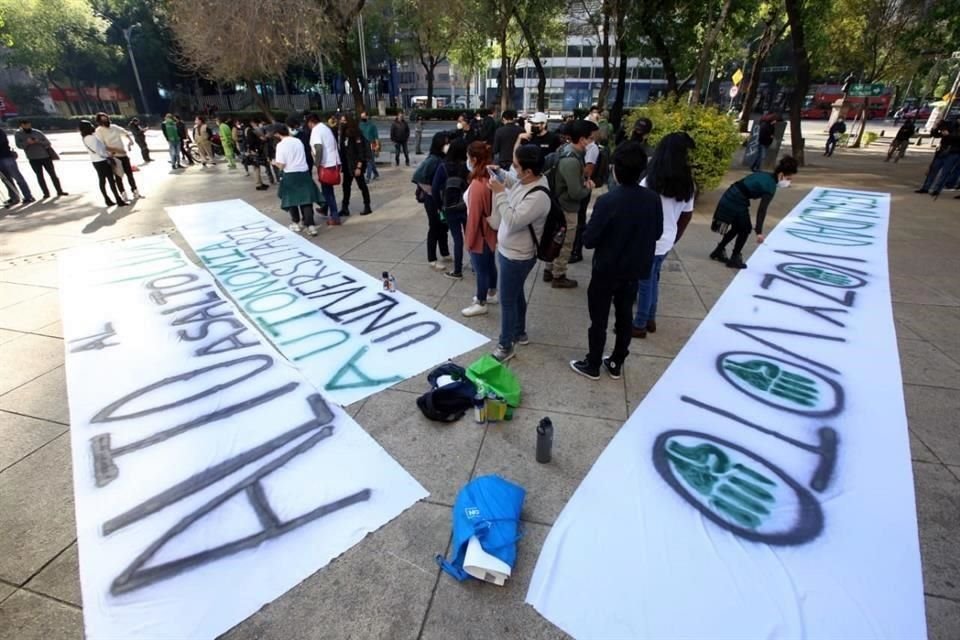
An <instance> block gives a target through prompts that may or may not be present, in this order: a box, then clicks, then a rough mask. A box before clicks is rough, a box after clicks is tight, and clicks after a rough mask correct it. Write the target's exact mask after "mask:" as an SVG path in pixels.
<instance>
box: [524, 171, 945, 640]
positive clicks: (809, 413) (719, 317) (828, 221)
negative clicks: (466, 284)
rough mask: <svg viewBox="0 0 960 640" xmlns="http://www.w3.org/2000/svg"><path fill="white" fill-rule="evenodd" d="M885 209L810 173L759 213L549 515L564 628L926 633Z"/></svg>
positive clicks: (748, 635)
mask: <svg viewBox="0 0 960 640" xmlns="http://www.w3.org/2000/svg"><path fill="white" fill-rule="evenodd" d="M889 214H890V198H889V196H888V195H887V194H881V193H862V192H857V191H847V190H840V189H822V188H817V189H814V190H813V191H812V192H811V193H810V194H809V195H808V196H807V197H806V198H805V199H804V200H803V201H802V202H801V203H800V204H799V205H798V206H797V207H796V208H795V209H794V210H793V211H792V212H791V213H790V215H789V216H787V217H786V218H785V219H784V220H783V221H782V222H780V224H779V225H777V227H776V228H775V229H774V230H773V232H772V233H771V234H770V235H769V237H768V238H767V240H766V242H765V243H764V244H763V245H762V246H761V247H759V248H758V249H757V251H756V252H755V253H754V254H753V256H752V257H751V259H750V260H749V265H750V266H749V268H748V269H747V270H745V271H743V272H741V273H740V274H739V275H737V277H736V278H735V279H734V281H733V283H732V284H731V285H730V286H729V287H728V288H727V290H726V292H725V293H724V294H723V296H722V297H721V298H720V300H719V301H718V302H717V303H716V305H715V306H714V307H713V309H712V310H711V311H710V314H709V315H708V316H707V318H706V319H705V320H704V321H703V323H702V324H701V325H700V327H699V329H697V331H696V333H695V334H694V335H693V337H692V338H691V339H690V341H689V342H688V343H687V344H686V346H685V347H684V348H683V350H682V351H681V352H680V354H679V355H678V356H677V358H676V359H675V360H674V362H673V363H672V365H671V366H670V368H669V369H668V370H667V371H666V373H664V375H663V377H662V378H661V379H660V381H659V382H658V383H657V384H656V386H655V387H654V388H653V389H652V390H651V391H650V393H649V394H647V396H646V398H645V399H644V400H643V402H642V404H641V405H640V406H639V407H638V408H637V410H636V411H635V412H634V413H633V415H632V416H631V417H630V419H629V420H628V421H627V423H626V424H625V425H624V427H623V428H622V429H621V430H620V432H619V433H618V434H617V436H616V437H615V438H614V439H613V441H611V443H610V444H609V446H608V447H607V448H606V450H605V451H604V452H603V454H602V455H601V456H600V458H599V459H598V460H597V462H596V464H594V466H593V468H592V469H591V470H590V472H589V474H588V475H587V477H586V478H585V479H584V481H583V483H582V484H581V485H580V487H579V488H578V489H577V491H576V493H575V494H574V496H573V498H572V499H571V500H570V502H569V503H568V504H567V505H566V507H565V508H564V510H563V512H562V513H561V515H560V517H559V518H558V519H557V522H556V524H555V525H554V527H553V529H552V531H551V532H550V535H549V536H548V538H547V541H546V543H545V545H544V548H543V551H542V553H541V555H540V559H539V561H538V563H537V567H536V571H535V573H534V576H533V579H532V582H531V585H530V590H529V592H528V593H527V601H528V602H529V603H531V604H532V605H533V606H534V607H536V608H537V610H538V611H540V613H542V614H543V615H544V616H545V617H546V618H548V619H549V620H551V621H552V622H554V623H555V624H557V625H558V626H559V627H560V628H562V629H563V630H564V631H567V632H568V633H570V634H571V635H573V636H575V637H578V638H635V639H647V640H667V639H680V638H684V639H686V638H709V639H710V640H750V639H761V638H763V639H775V638H777V639H795V638H811V639H814V638H817V639H819V638H823V639H826V638H831V639H832V638H857V639H858V640H866V639H868V638H891V639H892V638H896V639H899V638H911V639H912V640H916V639H920V638H924V637H925V633H926V629H925V622H924V607H923V583H922V580H921V573H920V553H919V546H918V542H917V521H916V511H915V505H914V493H913V475H912V468H911V463H910V446H909V440H908V434H907V424H906V415H905V412H904V405H903V389H902V384H901V378H900V366H899V364H900V363H899V358H898V354H897V343H896V336H895V333H894V325H893V315H892V312H891V303H890V286H889V279H888V272H887V250H886V238H887V227H888V223H889ZM717 268H718V269H723V268H724V267H723V266H722V265H718V266H717ZM626 366H627V367H631V366H634V367H637V366H640V365H639V364H636V363H635V364H632V365H631V363H630V361H628V362H627V365H626Z"/></svg>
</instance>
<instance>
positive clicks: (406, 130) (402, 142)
mask: <svg viewBox="0 0 960 640" xmlns="http://www.w3.org/2000/svg"><path fill="white" fill-rule="evenodd" d="M409 139H410V125H409V124H407V123H406V122H405V121H404V119H403V112H402V111H400V112H398V113H397V117H396V119H395V120H394V121H393V124H391V125H390V142H392V143H393V149H394V159H393V161H394V163H395V164H396V166H398V167H399V166H400V152H401V151H403V158H404V160H405V161H406V163H407V166H408V167H409V166H410V154H409V153H408V152H407V141H408V140H409Z"/></svg>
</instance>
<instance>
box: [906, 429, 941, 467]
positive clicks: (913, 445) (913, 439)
mask: <svg viewBox="0 0 960 640" xmlns="http://www.w3.org/2000/svg"><path fill="white" fill-rule="evenodd" d="M910 459H911V460H916V461H918V462H933V463H936V464H940V461H939V460H937V456H935V455H933V451H931V450H930V447H928V446H927V445H925V444H924V443H923V440H921V439H920V438H919V437H918V436H917V435H916V434H915V433H914V432H913V429H910Z"/></svg>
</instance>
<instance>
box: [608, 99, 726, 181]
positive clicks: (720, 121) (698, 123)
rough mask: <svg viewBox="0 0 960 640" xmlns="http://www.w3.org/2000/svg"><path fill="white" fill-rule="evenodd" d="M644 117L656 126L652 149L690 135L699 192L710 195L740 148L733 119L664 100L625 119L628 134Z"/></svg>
mask: <svg viewBox="0 0 960 640" xmlns="http://www.w3.org/2000/svg"><path fill="white" fill-rule="evenodd" d="M641 117H644V118H650V120H651V121H652V122H653V132H652V133H651V134H650V137H649V139H648V142H649V143H650V144H652V145H656V144H657V143H659V142H660V139H661V138H663V137H664V136H665V135H667V134H668V133H673V132H675V131H685V132H686V133H688V134H689V135H690V137H691V138H693V140H694V142H695V143H696V144H697V146H696V148H695V149H694V150H693V152H692V153H691V154H690V162H691V164H692V165H693V177H694V180H696V183H697V187H698V188H699V190H700V191H709V190H711V189H715V188H716V187H717V186H719V185H720V181H721V180H722V179H723V175H724V174H725V173H726V172H727V169H729V168H730V161H731V160H732V158H733V154H734V152H735V151H736V150H737V148H738V147H739V146H740V133H739V131H738V129H737V125H736V123H735V122H734V121H733V119H732V118H730V117H729V116H727V115H726V114H725V113H724V112H722V111H720V110H718V109H717V108H716V107H712V106H704V105H699V104H686V103H685V102H682V101H678V100H677V99H676V98H664V99H662V100H658V101H656V102H651V103H649V104H646V105H644V106H642V107H635V108H634V109H633V111H632V112H631V113H630V115H629V116H628V117H627V118H625V119H624V127H625V128H626V130H627V131H632V130H633V125H634V123H635V122H636V121H637V119H639V118H641Z"/></svg>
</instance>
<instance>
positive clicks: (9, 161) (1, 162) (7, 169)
mask: <svg viewBox="0 0 960 640" xmlns="http://www.w3.org/2000/svg"><path fill="white" fill-rule="evenodd" d="M0 173H2V174H3V175H4V176H6V178H7V179H8V180H10V181H11V182H14V181H15V182H16V183H17V186H18V187H19V188H20V194H21V195H22V196H23V198H24V199H26V200H29V199H30V198H32V197H33V196H32V195H31V194H30V187H29V186H27V181H26V180H24V179H23V174H22V173H20V168H19V167H17V159H16V158H0ZM14 195H15V194H13V193H11V194H10V196H11V200H12V199H13V196H14Z"/></svg>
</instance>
